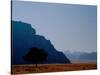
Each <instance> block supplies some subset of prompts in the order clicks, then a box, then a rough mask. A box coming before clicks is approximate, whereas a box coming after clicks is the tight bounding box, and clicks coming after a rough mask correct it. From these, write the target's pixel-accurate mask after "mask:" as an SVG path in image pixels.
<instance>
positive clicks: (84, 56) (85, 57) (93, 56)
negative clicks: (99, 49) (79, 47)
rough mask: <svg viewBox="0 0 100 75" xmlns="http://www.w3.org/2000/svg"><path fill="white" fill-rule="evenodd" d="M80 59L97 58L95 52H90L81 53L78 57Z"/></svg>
mask: <svg viewBox="0 0 100 75" xmlns="http://www.w3.org/2000/svg"><path fill="white" fill-rule="evenodd" d="M79 58H80V59H89V60H96V59H97V53H96V52H91V53H83V54H81V55H80V57H79Z"/></svg>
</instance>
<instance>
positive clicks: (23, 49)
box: [12, 21, 71, 64]
mask: <svg viewBox="0 0 100 75" xmlns="http://www.w3.org/2000/svg"><path fill="white" fill-rule="evenodd" d="M32 47H37V48H40V49H44V50H45V51H46V52H47V53H48V58H47V61H45V63H71V62H70V60H69V59H68V58H67V56H65V55H64V54H63V53H62V52H60V51H58V50H56V49H55V48H54V46H53V44H52V43H51V42H50V40H47V39H46V38H45V37H44V36H42V35H37V34H36V30H35V29H34V28H32V27H31V25H30V24H28V23H24V22H20V21H12V64H29V62H25V61H24V60H23V56H24V55H25V54H27V52H28V51H29V49H30V48H32Z"/></svg>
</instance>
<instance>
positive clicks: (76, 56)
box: [63, 50, 97, 60]
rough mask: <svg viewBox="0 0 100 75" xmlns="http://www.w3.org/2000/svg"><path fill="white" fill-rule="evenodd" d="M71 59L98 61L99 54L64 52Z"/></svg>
mask: <svg viewBox="0 0 100 75" xmlns="http://www.w3.org/2000/svg"><path fill="white" fill-rule="evenodd" d="M63 53H64V54H65V55H66V56H67V57H68V58H69V59H80V60H97V52H90V53H89V52H78V51H77V52H70V51H69V50H67V51H64V52H63Z"/></svg>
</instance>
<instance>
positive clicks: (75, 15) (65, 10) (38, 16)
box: [12, 1, 97, 52]
mask: <svg viewBox="0 0 100 75" xmlns="http://www.w3.org/2000/svg"><path fill="white" fill-rule="evenodd" d="M12 20H15V21H22V22H26V23H29V24H31V25H32V27H33V28H35V29H36V32H37V34H39V35H43V36H45V37H46V39H48V40H50V41H51V43H52V44H53V45H54V47H55V48H56V49H57V50H60V51H63V50H70V51H88V52H92V51H96V50H97V48H96V47H97V37H96V36H97V28H96V27H97V7H96V6H90V5H71V4H57V3H41V2H24V1H13V5H12Z"/></svg>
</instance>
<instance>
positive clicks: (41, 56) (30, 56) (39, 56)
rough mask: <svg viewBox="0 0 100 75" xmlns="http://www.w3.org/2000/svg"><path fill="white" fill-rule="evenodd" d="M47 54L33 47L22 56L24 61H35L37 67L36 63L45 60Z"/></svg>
mask: <svg viewBox="0 0 100 75" xmlns="http://www.w3.org/2000/svg"><path fill="white" fill-rule="evenodd" d="M47 56H48V54H47V53H46V52H45V51H44V50H43V49H39V48H36V47H33V48H31V49H30V51H29V52H28V53H27V54H26V55H25V56H24V61H27V62H32V63H35V64H36V67H37V64H38V63H40V62H44V61H46V59H47Z"/></svg>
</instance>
